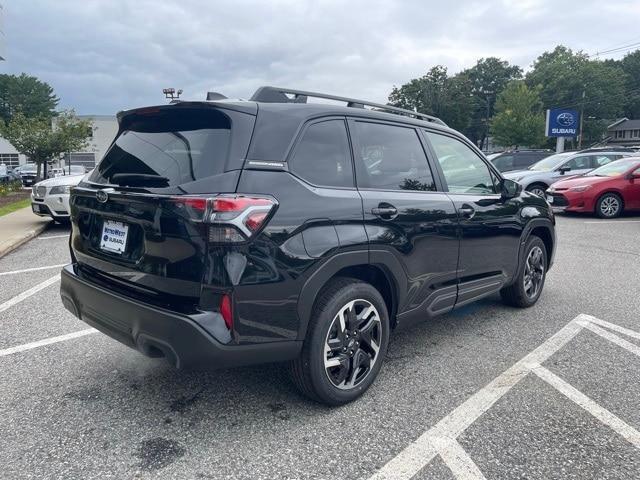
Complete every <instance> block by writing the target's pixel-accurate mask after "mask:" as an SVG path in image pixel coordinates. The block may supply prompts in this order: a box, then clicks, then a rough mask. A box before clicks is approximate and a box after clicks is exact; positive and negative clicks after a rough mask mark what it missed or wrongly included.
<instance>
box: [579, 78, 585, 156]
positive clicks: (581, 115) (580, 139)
mask: <svg viewBox="0 0 640 480" xmlns="http://www.w3.org/2000/svg"><path fill="white" fill-rule="evenodd" d="M584 95H585V91H584V90H582V103H581V104H580V135H579V136H578V150H582V125H583V123H584Z"/></svg>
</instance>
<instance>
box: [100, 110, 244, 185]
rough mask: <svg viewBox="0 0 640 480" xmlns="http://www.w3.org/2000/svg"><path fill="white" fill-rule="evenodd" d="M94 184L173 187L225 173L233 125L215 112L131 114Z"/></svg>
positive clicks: (187, 111) (222, 114) (218, 112)
mask: <svg viewBox="0 0 640 480" xmlns="http://www.w3.org/2000/svg"><path fill="white" fill-rule="evenodd" d="M130 117H131V118H124V119H123V125H122V128H123V129H122V131H121V132H120V134H119V135H118V137H117V138H116V140H115V142H114V144H113V145H112V147H111V148H110V149H109V151H108V152H107V154H106V155H105V157H104V159H103V160H102V161H101V162H100V164H99V165H98V166H97V167H96V169H95V170H94V172H93V174H92V175H91V177H90V179H89V180H90V181H91V182H95V183H107V184H118V185H140V186H142V185H143V184H148V186H158V187H172V186H176V185H182V184H185V183H188V182H192V181H195V180H199V179H202V178H205V177H209V176H212V175H216V174H218V173H221V172H223V171H224V167H225V163H226V159H227V154H228V149H229V140H230V136H231V123H230V121H229V118H228V117H227V116H226V115H225V114H224V113H222V112H220V111H217V110H203V109H197V110H194V109H187V108H183V109H180V110H178V111H169V112H166V111H165V112H163V111H158V112H155V114H153V115H148V114H144V115H138V114H135V113H134V114H131V115H130Z"/></svg>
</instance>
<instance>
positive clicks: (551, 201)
mask: <svg viewBox="0 0 640 480" xmlns="http://www.w3.org/2000/svg"><path fill="white" fill-rule="evenodd" d="M547 202H549V203H553V195H547Z"/></svg>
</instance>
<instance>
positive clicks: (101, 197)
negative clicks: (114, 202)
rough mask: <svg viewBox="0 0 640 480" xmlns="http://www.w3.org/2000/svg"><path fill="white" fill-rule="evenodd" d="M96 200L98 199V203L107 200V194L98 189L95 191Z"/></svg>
mask: <svg viewBox="0 0 640 480" xmlns="http://www.w3.org/2000/svg"><path fill="white" fill-rule="evenodd" d="M96 200H98V201H99V202H100V203H105V202H106V201H107V200H109V194H108V193H107V192H105V191H104V190H98V191H97V192H96Z"/></svg>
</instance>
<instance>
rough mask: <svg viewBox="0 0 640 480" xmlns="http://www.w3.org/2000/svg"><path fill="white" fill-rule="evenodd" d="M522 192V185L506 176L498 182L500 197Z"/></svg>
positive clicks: (512, 195)
mask: <svg viewBox="0 0 640 480" xmlns="http://www.w3.org/2000/svg"><path fill="white" fill-rule="evenodd" d="M521 193H522V185H520V184H519V183H518V182H514V181H513V180H509V179H508V178H503V179H502V181H501V182H500V195H502V198H505V199H507V198H515V197H517V196H518V195H520V194H521Z"/></svg>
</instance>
